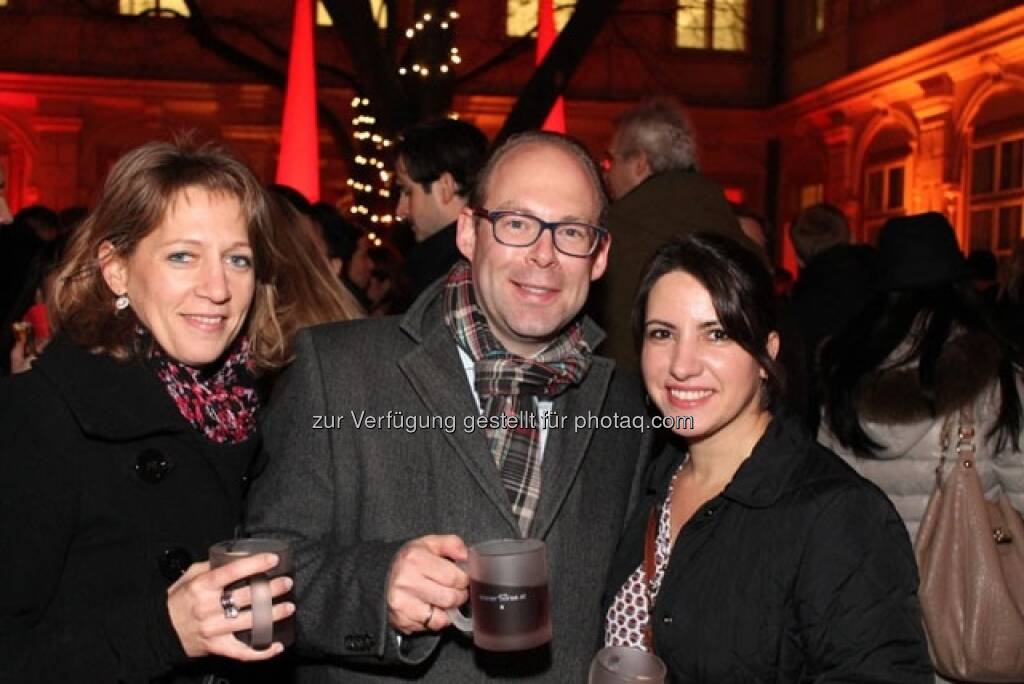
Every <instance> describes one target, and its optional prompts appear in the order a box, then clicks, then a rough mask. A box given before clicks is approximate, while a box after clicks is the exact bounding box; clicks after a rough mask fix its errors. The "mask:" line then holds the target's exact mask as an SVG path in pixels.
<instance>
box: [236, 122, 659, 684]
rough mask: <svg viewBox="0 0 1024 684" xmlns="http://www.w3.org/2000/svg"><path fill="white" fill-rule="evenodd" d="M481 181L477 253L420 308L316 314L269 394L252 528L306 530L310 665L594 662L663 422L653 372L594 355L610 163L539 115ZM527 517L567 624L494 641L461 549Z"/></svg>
mask: <svg viewBox="0 0 1024 684" xmlns="http://www.w3.org/2000/svg"><path fill="white" fill-rule="evenodd" d="M469 200H470V201H469V203H468V205H467V207H465V208H464V209H463V210H462V211H461V212H460V214H459V216H458V219H457V228H456V244H457V246H458V249H459V251H460V253H461V254H462V255H463V257H465V261H462V262H460V263H459V264H457V265H456V266H455V267H454V268H453V269H452V271H451V272H450V273H449V274H448V276H447V277H446V278H445V279H444V280H441V281H438V282H437V283H435V284H434V285H433V286H432V287H431V288H430V289H428V290H427V291H426V292H425V293H424V294H423V295H422V296H421V297H420V298H419V299H418V300H417V301H416V303H415V304H413V306H412V307H411V309H410V310H409V312H408V313H407V314H406V315H405V316H404V317H403V318H402V319H397V318H395V319H383V320H376V321H356V322H349V323H341V324H335V325H330V326H323V327H319V328H315V329H313V330H311V331H306V332H305V333H303V334H301V335H300V337H299V339H298V341H297V343H296V356H297V358H296V360H295V362H294V364H293V365H292V367H291V368H290V369H289V370H288V371H287V372H286V373H285V375H284V376H283V378H282V379H281V381H280V383H279V390H278V392H277V394H276V395H275V397H274V398H273V399H272V400H271V402H270V407H269V417H268V419H267V422H266V425H265V443H266V451H267V456H268V463H269V465H268V467H267V470H266V472H265V473H264V474H263V475H262V476H261V477H260V478H258V479H257V481H256V482H255V484H254V488H253V491H252V494H251V497H250V510H249V520H248V529H249V531H250V532H251V533H256V534H261V535H274V536H281V537H285V538H288V539H290V540H291V541H292V542H293V544H294V545H295V547H296V550H297V556H296V557H297V571H296V576H295V590H294V591H295V596H296V600H297V606H298V610H297V613H296V619H297V621H298V628H299V629H298V634H299V636H298V641H297V649H298V653H299V655H300V657H301V656H303V655H305V656H313V657H314V658H316V659H317V662H316V663H308V664H304V665H302V666H300V667H299V670H298V680H299V681H317V682H325V681H329V682H362V681H409V680H412V681H424V682H444V683H445V684H448V683H459V682H479V681H485V680H490V679H498V680H502V681H505V680H511V681H517V682H518V681H524V682H552V683H558V684H563V683H564V682H579V681H584V680H585V679H586V671H587V667H588V664H589V662H590V659H591V657H592V656H593V653H594V651H595V650H596V645H597V643H598V638H599V634H600V629H601V626H600V620H601V616H600V599H601V593H602V590H603V582H604V578H605V572H606V570H607V568H608V564H609V561H610V557H611V554H612V552H613V550H614V547H615V544H616V541H617V538H618V535H619V532H620V530H621V527H622V524H623V520H624V516H625V515H626V514H627V512H628V508H629V506H630V502H631V500H632V498H633V496H634V495H635V494H636V492H635V491H634V489H635V486H636V484H635V481H636V474H637V473H639V472H642V469H643V467H644V466H645V465H646V463H647V454H648V453H649V448H648V440H649V439H650V438H651V437H652V433H651V432H650V431H644V430H643V429H642V427H641V426H638V425H637V424H636V422H635V421H632V422H630V421H626V422H625V423H623V422H622V420H621V419H622V418H626V417H630V418H636V417H639V416H642V415H643V401H642V390H641V388H640V386H639V384H638V383H636V382H634V381H632V380H629V379H624V378H622V377H621V376H620V374H619V373H617V372H616V371H615V367H614V364H613V363H612V362H611V361H610V360H608V359H605V358H601V357H599V356H596V355H594V353H593V349H594V347H595V346H596V345H597V344H598V343H599V341H600V339H601V332H600V330H599V329H598V328H597V327H596V326H595V325H594V324H593V323H592V322H591V321H590V320H589V319H586V318H585V317H583V316H582V315H581V314H580V312H581V309H582V307H583V304H584V302H585V300H586V298H587V294H588V291H589V288H590V283H591V282H592V281H593V280H595V279H597V278H599V277H600V276H601V274H602V273H603V272H604V270H605V266H606V264H607V261H608V251H609V247H610V238H609V236H608V234H607V231H605V230H604V229H603V228H602V227H600V223H601V216H602V213H603V211H604V208H605V202H606V200H605V197H604V193H603V190H602V188H601V179H600V175H599V172H598V170H597V168H596V166H595V164H594V163H593V161H592V160H591V159H590V157H589V156H588V155H587V153H586V151H585V150H583V149H582V148H581V147H580V146H579V145H578V144H576V143H574V142H571V141H570V140H569V139H568V138H565V137H564V136H559V135H555V134H551V133H540V132H531V133H526V134H522V135H520V136H517V137H515V138H512V139H511V140H509V141H508V142H507V143H506V144H505V145H503V146H502V147H501V148H500V149H498V150H497V151H496V152H495V154H494V155H493V157H492V158H491V159H490V161H489V162H488V163H487V165H486V166H485V168H484V169H483V170H482V171H481V175H480V177H479V181H478V183H477V185H476V188H475V189H474V191H473V192H472V193H471V195H470V198H469ZM616 416H617V417H619V422H618V423H615V424H614V425H612V426H610V427H605V425H609V424H610V422H609V421H601V420H600V419H601V418H603V417H611V418H613V419H614V418H615V417H616ZM324 417H329V418H331V421H330V424H332V425H334V427H332V428H330V429H318V428H315V427H314V425H315V424H319V425H321V426H323V425H325V424H327V421H326V420H325V419H324ZM431 418H433V419H435V422H433V423H430V422H429V421H430V419H431ZM577 418H580V419H581V420H577ZM368 419H370V420H372V421H373V424H372V425H369V424H368V422H367V421H368ZM449 419H450V420H449ZM446 420H449V422H447V423H445V421H446ZM479 421H483V422H484V424H486V425H487V427H486V428H480V427H478V426H480V425H481V423H480V422H479ZM442 424H446V425H447V426H448V427H447V428H444V429H442V428H441V427H440V426H441V425H442ZM580 425H582V426H583V427H580ZM523 537H532V538H537V539H543V540H544V541H545V542H546V544H547V556H548V566H549V571H550V596H551V615H552V622H553V632H554V638H553V640H552V642H551V644H550V645H548V646H545V647H541V648H537V649H533V650H530V651H525V652H520V653H504V654H502V653H491V652H487V651H484V650H480V649H475V648H474V647H473V645H472V642H471V641H470V640H468V639H467V638H466V637H464V636H462V635H461V634H460V633H458V632H457V631H456V630H455V629H454V628H451V627H450V622H449V617H448V615H447V614H446V612H445V611H446V609H450V608H455V607H457V606H460V605H461V604H463V603H464V602H465V601H466V600H467V595H468V594H467V586H468V577H467V575H466V572H465V570H464V569H463V567H460V565H459V563H460V562H461V561H464V560H465V559H466V558H467V547H468V546H471V545H473V544H476V543H478V542H481V541H485V540H490V539H500V538H523Z"/></svg>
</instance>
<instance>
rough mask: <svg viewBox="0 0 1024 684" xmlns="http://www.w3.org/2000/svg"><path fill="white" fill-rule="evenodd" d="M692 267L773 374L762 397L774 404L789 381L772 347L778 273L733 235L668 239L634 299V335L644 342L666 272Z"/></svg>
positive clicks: (733, 333)
mask: <svg viewBox="0 0 1024 684" xmlns="http://www.w3.org/2000/svg"><path fill="white" fill-rule="evenodd" d="M675 272H682V273H687V274H689V275H691V276H693V277H694V278H696V279H697V281H698V282H700V284H701V285H703V286H704V289H705V290H707V291H708V295H709V296H710V297H711V303H712V305H714V307H715V313H716V314H718V322H719V323H720V324H721V325H722V329H723V330H724V331H725V333H726V334H727V335H728V336H729V338H730V339H732V340H733V341H734V342H736V344H738V345H739V346H740V347H742V348H743V350H744V351H746V352H747V353H748V354H750V355H751V356H752V357H754V360H755V361H757V363H758V365H759V366H761V368H763V369H764V371H765V373H766V374H767V376H768V377H767V379H766V380H765V387H764V390H765V391H764V393H763V395H762V400H763V401H764V403H765V406H766V407H769V406H772V405H773V404H774V403H775V402H776V401H777V400H778V399H779V398H780V397H781V396H782V390H783V388H784V386H785V374H784V372H783V369H782V365H781V364H780V363H779V362H778V361H777V360H776V359H774V358H772V355H771V354H769V353H768V337H769V335H770V334H771V333H772V332H774V331H777V330H778V326H777V324H776V320H775V318H776V316H775V302H774V299H773V287H772V277H771V275H769V273H768V270H767V269H766V268H765V267H764V263H763V262H762V261H761V259H760V258H759V257H758V256H757V255H756V254H754V253H753V252H752V251H750V250H749V249H747V248H746V247H743V246H742V245H740V244H739V243H738V242H736V241H734V240H733V239H732V238H728V237H725V236H722V235H717V234H712V233H696V234H692V235H688V236H686V237H684V238H681V239H678V240H673V241H672V242H669V243H667V244H665V245H663V246H662V247H661V248H660V249H658V251H657V252H655V254H654V256H653V257H652V258H651V261H650V262H649V263H648V264H647V269H646V270H645V271H644V277H643V279H642V280H641V281H640V289H639V290H637V293H636V299H634V301H633V314H632V324H633V339H634V341H635V342H636V345H637V349H642V347H643V335H644V325H645V323H646V317H647V300H648V299H649V298H650V294H651V290H652V289H654V285H655V283H657V282H658V280H660V279H661V278H662V276H665V275H668V274H669V273H675Z"/></svg>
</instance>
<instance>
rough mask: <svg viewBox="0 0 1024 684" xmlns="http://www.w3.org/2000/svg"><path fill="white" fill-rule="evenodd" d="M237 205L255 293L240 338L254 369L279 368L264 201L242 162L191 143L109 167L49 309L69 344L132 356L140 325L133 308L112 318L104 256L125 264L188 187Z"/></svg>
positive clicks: (280, 347)
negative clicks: (251, 262) (109, 248)
mask: <svg viewBox="0 0 1024 684" xmlns="http://www.w3.org/2000/svg"><path fill="white" fill-rule="evenodd" d="M193 188H196V189H202V190H205V191H206V192H209V193H211V194H214V195H221V196H227V197H233V198H235V199H236V200H238V203H239V206H240V207H241V211H242V217H243V220H244V221H245V224H246V226H247V228H248V233H249V243H250V245H251V247H252V251H253V258H254V266H255V277H256V287H255V292H254V294H253V301H252V305H251V307H250V309H249V315H248V318H247V320H246V324H245V327H244V328H243V334H245V335H247V336H248V337H249V339H250V340H251V342H252V350H253V360H254V363H255V365H256V367H257V368H259V369H263V370H265V369H270V368H277V367H279V366H281V365H282V364H283V363H284V362H285V361H286V359H287V353H288V348H289V345H288V344H287V339H286V332H285V331H284V330H283V328H282V326H281V324H280V322H279V321H278V320H277V311H276V309H277V306H278V303H277V301H276V300H277V296H276V292H275V286H274V281H275V277H276V274H277V270H278V269H277V267H278V265H277V263H276V257H275V250H273V249H272V242H271V241H272V236H273V230H272V229H273V226H272V219H271V212H270V209H269V206H268V201H267V196H266V193H265V192H264V190H263V188H262V187H261V185H260V183H259V181H258V180H257V179H256V177H255V176H254V175H253V173H252V172H251V171H250V170H249V169H248V167H246V166H245V164H243V163H242V162H240V161H239V160H237V159H235V158H234V157H233V156H231V155H230V154H228V153H227V152H225V151H224V150H223V149H221V148H219V147H217V146H214V145H211V144H204V145H194V144H192V143H191V142H190V141H187V140H186V141H182V142H174V143H170V142H152V143H148V144H146V145H143V146H142V147H139V148H137V149H135V150H132V151H131V152H129V153H127V154H126V155H124V156H123V157H121V159H119V160H118V161H117V163H116V164H114V166H113V168H112V169H111V170H110V174H109V175H108V176H107V180H106V182H105V183H104V185H103V190H102V192H101V193H100V197H99V200H98V201H97V203H96V207H95V209H94V210H93V211H92V213H91V214H89V216H88V217H87V218H86V219H85V221H84V222H83V223H82V225H81V227H80V228H79V229H78V230H77V231H76V233H75V235H74V238H73V239H72V241H71V243H70V245H69V246H68V249H67V252H66V253H65V255H64V259H63V261H62V262H61V266H60V267H59V271H58V277H57V282H56V284H55V287H54V299H53V307H54V314H55V317H56V320H57V322H58V325H59V327H60V329H61V330H62V331H64V332H65V333H66V334H68V335H69V336H70V338H71V340H72V341H73V342H75V343H76V344H79V345H81V346H83V347H87V348H89V349H91V350H93V351H94V352H97V353H105V354H109V355H110V356H113V357H114V358H117V359H120V360H125V359H128V358H130V357H131V356H133V355H134V354H135V353H136V349H135V345H134V340H135V328H136V326H137V325H138V319H137V318H136V317H135V315H134V314H133V313H132V311H131V309H130V308H129V309H126V310H124V311H122V312H119V313H118V312H115V309H114V293H113V292H111V291H110V288H109V287H108V286H107V284H106V282H105V281H104V279H103V276H102V273H101V270H100V260H99V254H100V250H101V247H103V245H104V244H105V243H109V244H110V245H112V246H113V248H114V250H113V251H112V252H111V253H109V254H108V255H106V257H105V258H113V257H114V256H118V257H122V258H127V257H130V256H131V255H132V253H133V252H134V251H135V249H136V247H137V246H138V244H139V241H140V240H142V239H143V238H144V237H146V236H147V235H148V234H149V233H151V232H152V231H153V230H155V229H156V228H157V227H158V226H159V225H160V223H161V222H162V221H163V220H164V218H165V217H166V215H167V211H168V208H169V207H170V206H171V204H172V203H173V202H174V201H175V200H176V199H177V198H178V197H180V196H181V194H182V193H183V192H185V191H186V190H189V189H193Z"/></svg>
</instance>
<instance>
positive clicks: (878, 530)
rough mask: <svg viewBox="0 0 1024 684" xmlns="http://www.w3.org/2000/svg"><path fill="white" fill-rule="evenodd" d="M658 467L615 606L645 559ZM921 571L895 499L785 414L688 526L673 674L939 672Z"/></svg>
mask: <svg viewBox="0 0 1024 684" xmlns="http://www.w3.org/2000/svg"><path fill="white" fill-rule="evenodd" d="M677 466H678V461H676V462H675V463H668V462H664V463H660V464H657V465H656V466H655V471H654V472H653V473H652V477H651V480H650V481H651V482H652V487H651V488H650V489H649V490H648V495H647V500H646V501H644V502H642V503H641V504H640V506H639V507H638V509H637V510H638V513H637V515H636V517H635V518H634V519H633V520H632V522H631V523H630V524H629V526H628V527H627V528H626V532H625V535H624V537H623V540H622V542H621V544H620V547H619V550H618V552H617V555H616V559H615V561H614V562H613V565H612V570H611V573H610V579H609V585H608V591H607V594H606V601H605V605H604V609H605V611H607V608H608V604H609V603H610V601H611V600H612V598H613V597H614V596H615V594H616V592H618V590H619V588H620V587H621V586H622V584H623V582H624V581H625V580H626V578H627V577H628V576H629V575H630V574H631V573H632V572H633V571H634V570H635V569H636V568H637V566H638V565H640V563H641V561H642V559H643V542H644V531H645V527H646V524H647V516H648V514H649V512H650V510H651V507H652V506H653V505H655V504H657V503H660V502H662V501H663V500H664V498H665V495H666V492H667V486H668V482H669V479H670V477H671V475H672V473H673V472H674V471H675V468H676V467H677ZM916 592H917V567H916V565H915V562H914V556H913V552H912V551H911V546H910V540H909V539H908V537H907V532H906V528H905V527H904V525H903V523H902V521H901V520H900V518H899V516H898V515H897V514H896V511H895V510H894V509H893V507H892V504H891V503H890V502H889V500H888V499H887V498H886V497H885V495H884V494H882V492H881V491H880V490H879V489H878V488H877V487H875V486H874V485H872V484H871V483H869V482H868V481H867V480H864V479H863V478H861V477H860V476H859V475H857V474H856V473H855V472H854V471H853V470H852V469H851V468H849V467H848V466H847V465H846V464H844V463H843V462H842V461H841V460H840V459H839V458H838V457H837V456H835V454H833V453H832V452H831V451H829V450H827V449H825V448H824V447H822V446H820V445H819V444H817V443H816V442H814V441H812V440H811V439H810V437H809V436H808V435H807V433H806V432H805V431H804V429H803V428H802V427H801V426H800V425H799V424H798V423H797V422H796V421H795V420H790V419H784V418H776V419H775V420H773V421H772V423H771V424H770V425H769V427H768V430H767V432H766V433H765V435H764V437H762V439H761V440H760V441H759V442H758V444H757V446H756V447H755V448H754V451H753V453H752V455H751V457H750V458H749V459H747V460H746V461H745V462H744V463H743V465H742V466H741V467H740V469H739V470H738V471H737V473H736V475H735V477H734V478H733V481H732V482H731V483H730V484H729V485H728V486H727V487H726V488H725V490H724V491H723V492H722V494H720V495H719V496H717V497H715V498H714V499H712V500H711V501H709V502H708V503H707V504H705V505H704V506H703V507H701V508H700V509H699V510H698V511H697V512H696V513H695V514H694V516H693V518H691V519H690V521H689V522H687V523H686V524H685V525H684V526H683V528H682V529H681V530H680V532H679V536H678V537H677V539H676V542H675V546H674V547H673V549H672V554H671V557H670V561H669V565H668V568H667V570H666V573H665V576H664V579H663V581H662V585H661V590H660V593H659V594H658V596H657V599H656V601H655V607H654V614H653V628H654V640H655V651H656V652H657V654H658V655H659V656H661V658H662V659H664V660H665V662H666V664H667V665H668V668H669V671H670V673H671V675H672V677H671V681H672V682H709V683H713V684H727V683H730V682H745V683H752V682H900V683H901V684H910V683H912V682H922V683H924V682H929V684H930V683H931V682H932V681H933V680H932V669H931V665H930V663H929V660H928V650H927V646H926V642H925V636H924V632H923V629H922V627H921V616H920V610H919V606H918V601H917V593H916Z"/></svg>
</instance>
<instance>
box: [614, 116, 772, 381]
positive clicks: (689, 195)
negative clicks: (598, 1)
mask: <svg viewBox="0 0 1024 684" xmlns="http://www.w3.org/2000/svg"><path fill="white" fill-rule="evenodd" d="M616 125H617V128H616V131H615V135H614V136H613V137H612V140H611V144H610V145H609V146H608V151H607V154H606V156H605V161H604V166H605V181H606V183H607V186H608V191H609V192H610V193H611V196H612V199H614V200H615V202H614V203H613V204H612V205H611V207H609V209H608V214H607V216H606V217H605V220H604V225H605V227H606V228H608V230H609V231H610V232H611V234H612V236H613V237H614V239H615V252H614V254H613V256H612V257H611V259H610V260H609V262H608V272H607V273H606V274H605V278H604V283H603V284H602V285H601V287H600V290H599V297H600V303H599V304H598V305H597V308H596V309H595V315H596V316H597V318H598V322H599V323H600V324H601V325H602V326H603V327H604V328H605V330H606V331H607V333H608V337H607V339H606V340H605V343H604V345H603V346H602V347H601V351H602V353H604V354H606V355H608V356H611V357H612V358H614V359H615V360H616V361H617V362H618V363H619V364H620V365H622V366H624V367H626V368H628V369H631V370H637V369H638V368H639V359H638V357H637V353H636V349H635V348H634V344H633V339H632V333H631V327H630V310H631V308H632V305H633V295H634V294H635V292H636V289H637V286H638V285H639V281H640V276H641V274H642V273H643V269H644V266H646V265H647V261H648V260H649V259H650V258H651V256H653V255H654V252H655V250H657V249H658V247H660V246H661V245H663V244H664V243H666V242H668V241H669V240H671V239H673V238H677V237H682V236H683V235H686V234H688V233H693V232H697V231H712V232H718V233H724V234H726V235H729V236H730V237H733V238H735V239H736V240H738V241H740V242H742V243H744V244H746V245H748V246H751V247H752V248H755V247H754V246H753V243H752V242H751V241H750V240H749V239H748V238H747V237H746V236H745V235H744V234H743V232H742V231H741V230H740V226H739V223H738V222H737V220H736V218H735V216H733V213H732V209H731V207H730V206H729V203H728V202H727V201H726V199H725V195H724V194H723V193H722V188H721V187H719V185H718V184H717V183H715V181H713V180H711V179H710V178H708V177H706V176H704V175H702V174H701V173H700V172H699V171H698V166H697V143H696V139H695V137H694V134H693V127H692V126H691V125H690V122H689V121H688V120H687V118H686V116H685V114H684V113H683V111H682V109H681V108H680V107H679V106H678V105H677V104H675V103H674V102H672V101H670V100H663V99H656V100H651V101H650V102H647V103H645V104H642V105H640V106H639V107H637V108H635V109H632V110H630V111H628V112H626V113H625V114H623V115H622V116H620V117H619V118H618V119H616ZM755 249H756V248H755Z"/></svg>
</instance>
